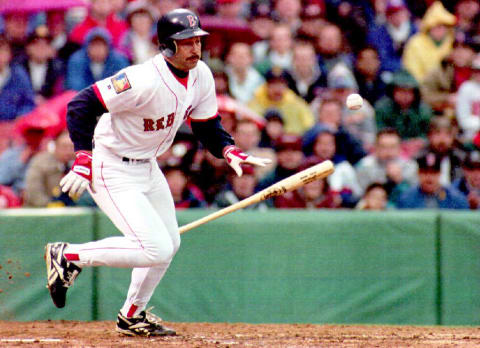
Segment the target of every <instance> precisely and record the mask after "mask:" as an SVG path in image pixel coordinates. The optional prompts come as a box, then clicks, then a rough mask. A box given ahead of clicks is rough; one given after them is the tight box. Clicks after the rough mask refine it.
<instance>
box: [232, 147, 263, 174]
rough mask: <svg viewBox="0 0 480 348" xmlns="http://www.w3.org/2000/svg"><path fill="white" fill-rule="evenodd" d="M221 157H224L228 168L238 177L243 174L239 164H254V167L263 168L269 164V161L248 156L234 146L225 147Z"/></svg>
mask: <svg viewBox="0 0 480 348" xmlns="http://www.w3.org/2000/svg"><path fill="white" fill-rule="evenodd" d="M223 157H225V159H226V160H227V163H228V164H229V165H230V167H232V168H233V170H234V171H235V173H237V175H238V176H242V174H243V171H242V168H241V166H240V164H242V163H248V164H254V165H256V166H261V167H264V166H265V165H267V164H269V163H270V162H271V160H270V159H268V158H260V157H254V156H252V155H248V154H246V153H244V152H243V151H242V150H240V149H239V148H238V147H236V146H235V145H229V146H226V147H225V148H224V149H223Z"/></svg>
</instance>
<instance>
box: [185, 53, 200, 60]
mask: <svg viewBox="0 0 480 348" xmlns="http://www.w3.org/2000/svg"><path fill="white" fill-rule="evenodd" d="M188 59H200V56H199V55H196V54H195V55H193V56H190V57H188Z"/></svg>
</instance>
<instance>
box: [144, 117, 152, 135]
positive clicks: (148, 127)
mask: <svg viewBox="0 0 480 348" xmlns="http://www.w3.org/2000/svg"><path fill="white" fill-rule="evenodd" d="M154 130H155V129H153V120H152V119H150V118H144V119H143V131H144V132H151V131H154Z"/></svg>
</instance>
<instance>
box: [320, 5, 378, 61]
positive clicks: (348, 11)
mask: <svg viewBox="0 0 480 348" xmlns="http://www.w3.org/2000/svg"><path fill="white" fill-rule="evenodd" d="M370 1H371V0H354V1H352V0H340V1H338V0H334V1H331V0H327V1H326V3H327V5H329V6H328V7H327V12H328V18H329V20H330V22H332V23H335V24H336V25H338V26H339V28H340V30H341V32H342V35H343V36H344V38H345V39H346V40H345V42H344V45H345V46H347V50H349V51H353V52H357V51H358V50H359V49H360V47H363V46H364V45H365V40H366V34H367V17H366V16H367V13H366V11H365V7H366V4H369V3H370Z"/></svg>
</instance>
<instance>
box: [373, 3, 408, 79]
mask: <svg viewBox="0 0 480 348" xmlns="http://www.w3.org/2000/svg"><path fill="white" fill-rule="evenodd" d="M376 3H383V1H376ZM385 18H386V21H385V22H379V23H378V22H377V23H375V24H374V25H372V26H371V27H370V29H369V30H368V33H367V43H368V44H369V45H372V46H373V47H375V48H376V49H377V52H378V55H379V58H380V62H381V69H382V70H385V71H392V72H394V71H397V70H399V69H400V68H401V67H402V55H403V49H404V47H405V44H406V42H407V41H408V40H409V39H410V37H411V36H412V35H413V34H415V33H416V32H417V28H416V26H415V24H414V23H413V21H412V19H411V15H410V12H409V10H408V8H407V6H406V5H405V3H404V1H403V0H388V1H387V4H386V8H385Z"/></svg>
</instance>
